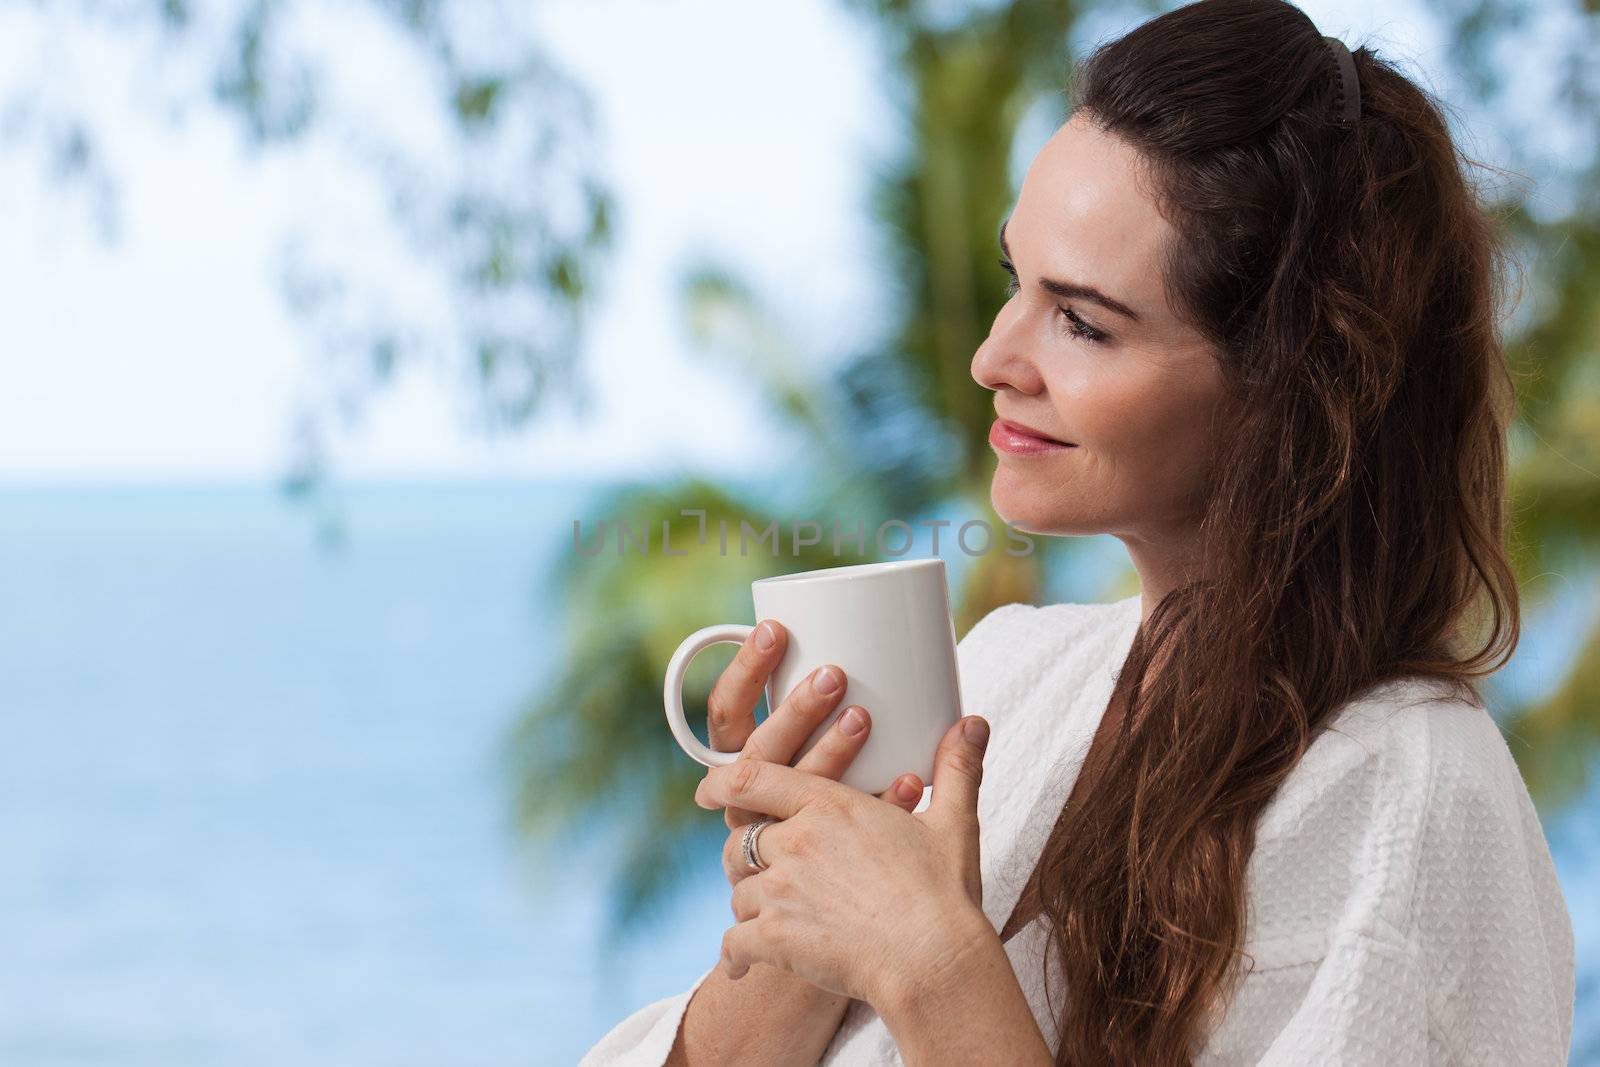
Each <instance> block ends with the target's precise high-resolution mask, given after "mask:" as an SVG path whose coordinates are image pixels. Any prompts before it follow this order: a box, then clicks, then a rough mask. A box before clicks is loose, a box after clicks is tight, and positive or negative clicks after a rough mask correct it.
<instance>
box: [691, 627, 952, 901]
mask: <svg viewBox="0 0 1600 1067" xmlns="http://www.w3.org/2000/svg"><path fill="white" fill-rule="evenodd" d="M788 642H789V633H788V631H787V630H785V629H784V628H783V625H782V624H781V623H779V622H777V621H776V620H774V619H767V620H765V621H763V622H762V623H761V624H760V625H759V626H757V627H756V628H755V630H754V631H752V632H751V634H750V636H749V637H747V638H745V640H744V643H743V644H741V645H740V646H739V652H738V654H737V655H735V656H734V658H733V662H732V663H730V664H728V666H727V669H726V670H724V671H723V672H722V674H721V675H720V676H718V678H717V681H716V684H715V685H713V686H712V688H711V698H710V700H709V701H707V709H706V712H707V714H706V722H707V733H708V734H709V735H710V739H711V740H710V744H711V748H712V749H713V750H715V751H718V752H735V751H737V752H738V753H739V760H740V761H744V760H760V761H763V762H766V763H779V764H784V765H786V766H787V765H788V764H789V763H790V762H791V761H792V760H793V759H794V755H795V753H796V752H798V751H800V746H801V745H803V744H805V741H806V738H808V737H810V736H811V734H812V732H813V731H815V730H816V728H817V725H818V724H819V723H821V722H822V720H823V719H825V718H827V717H828V715H829V714H831V713H832V711H833V709H834V708H836V707H838V705H839V699H840V698H841V697H842V696H844V690H845V680H846V679H845V675H844V671H842V670H840V669H839V668H838V667H835V666H832V665H831V664H830V665H825V666H822V667H818V668H817V669H816V670H814V671H812V672H811V674H810V675H809V676H808V677H806V678H805V679H804V680H803V681H801V682H800V684H798V685H796V686H795V687H794V689H793V691H791V692H790V693H789V695H788V696H786V697H785V698H784V699H783V702H782V703H780V704H779V705H778V707H777V708H776V709H775V710H773V711H772V712H771V713H770V714H769V715H768V716H767V717H766V718H765V719H764V720H762V722H761V725H760V726H757V725H756V721H755V705H756V700H757V699H758V698H759V697H760V696H761V692H762V689H763V688H764V687H765V686H766V684H767V679H768V678H769V677H770V676H771V675H772V672H773V671H774V670H776V669H777V666H778V663H779V661H780V660H782V659H783V651H784V649H785V648H786V647H788ZM829 672H832V677H830V676H829ZM856 716H859V720H858V719H857V718H856ZM858 722H859V729H857V730H856V732H854V733H851V732H850V731H851V730H852V729H853V728H855V727H856V726H857V724H858ZM871 732H872V719H871V716H869V715H868V714H867V713H866V710H865V709H864V708H862V707H860V706H859V705H852V706H851V707H849V708H846V709H845V713H844V714H843V715H841V716H839V718H838V720H837V721H836V722H835V723H834V724H833V727H832V728H831V729H830V730H829V731H828V732H827V733H826V734H824V735H823V737H822V739H821V740H820V741H818V742H817V743H816V745H815V746H813V747H812V749H811V751H809V752H807V753H806V754H805V756H804V757H802V758H801V760H800V762H799V763H798V764H796V765H795V769H796V770H801V771H806V772H808V773H810V774H815V775H818V776H820V777H822V778H827V779H830V780H832V781H838V779H839V778H840V777H841V776H842V775H843V774H844V772H845V770H846V769H847V768H848V767H849V766H850V764H851V762H852V761H853V760H854V759H855V758H856V754H857V753H858V752H860V751H861V746H862V745H863V744H865V743H866V740H867V735H868V734H870V733H871ZM922 785H923V783H922V779H921V778H919V777H917V776H916V775H915V774H905V775H901V776H900V777H899V778H897V779H895V780H894V781H893V782H891V783H890V784H889V788H888V789H886V790H884V791H883V792H882V793H880V794H878V795H879V796H880V797H881V798H882V799H884V800H886V801H888V802H889V803H891V804H894V805H896V806H897V807H900V808H903V809H904V810H905V811H908V812H909V811H910V810H911V809H913V808H915V807H916V806H917V804H918V803H919V802H920V801H921V800H922ZM862 795H863V796H864V795H865V794H862ZM756 818H758V816H757V815H756V814H755V813H752V812H750V811H746V810H745V809H743V808H738V807H730V808H728V809H727V811H726V813H725V814H724V821H726V822H727V824H728V828H729V829H738V828H740V827H743V826H744V825H745V824H746V823H749V822H753V821H754V820H755V819H756ZM737 836H738V835H735V837H737ZM722 859H723V870H724V871H725V872H726V873H727V875H728V880H729V881H730V882H737V881H738V879H739V877H741V876H742V874H743V872H745V871H746V870H747V868H746V867H745V863H744V857H743V855H742V854H741V852H740V850H739V848H738V842H737V841H735V842H734V848H733V850H732V851H731V852H730V851H729V850H728V849H726V848H724V849H723V853H722Z"/></svg>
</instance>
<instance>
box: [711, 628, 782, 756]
mask: <svg viewBox="0 0 1600 1067" xmlns="http://www.w3.org/2000/svg"><path fill="white" fill-rule="evenodd" d="M769 638H770V639H771V644H770V645H768V644H766V643H765V642H766V641H767V640H768V639H769ZM788 640H789V635H788V633H787V632H786V631H785V630H784V628H783V625H782V624H781V623H779V622H777V621H776V620H774V619H766V620H763V621H762V623H761V624H760V625H759V626H757V627H756V628H755V629H754V630H752V631H750V636H748V637H746V638H745V639H744V642H743V643H742V644H740V646H739V651H738V652H737V653H736V654H735V655H734V657H733V662H732V663H730V664H728V666H727V668H726V669H724V670H723V672H722V673H721V674H720V675H718V676H717V681H716V683H715V684H714V685H713V686H712V687H711V696H710V698H709V699H707V701H706V733H707V735H708V736H709V738H710V746H711V749H712V751H714V752H738V751H739V750H740V749H742V748H744V743H745V742H746V741H748V740H749V739H750V735H751V733H753V732H754V731H755V728H756V698H757V697H759V696H760V695H761V690H762V688H763V687H764V686H765V685H766V684H767V677H768V675H770V674H771V673H772V671H773V668H775V667H777V665H778V661H779V660H781V659H782V658H783V650H784V648H785V647H786V645H787V644H788Z"/></svg>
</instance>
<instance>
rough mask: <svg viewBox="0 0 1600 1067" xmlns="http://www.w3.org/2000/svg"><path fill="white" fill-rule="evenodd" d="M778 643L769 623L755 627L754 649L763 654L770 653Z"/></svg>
mask: <svg viewBox="0 0 1600 1067" xmlns="http://www.w3.org/2000/svg"><path fill="white" fill-rule="evenodd" d="M777 643H778V635H777V634H775V633H773V632H772V624H771V623H766V622H764V623H762V624H761V625H760V626H757V627H756V647H757V648H759V649H761V651H763V652H770V651H772V646H773V645H775V644H777Z"/></svg>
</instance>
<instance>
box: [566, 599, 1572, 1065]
mask: <svg viewBox="0 0 1600 1067" xmlns="http://www.w3.org/2000/svg"><path fill="white" fill-rule="evenodd" d="M1139 616H1140V600H1139V597H1138V596H1137V595H1136V596H1132V597H1129V598H1127V599H1125V600H1121V601H1117V602H1115V603H1110V604H1052V605H1047V606H1044V607H1033V606H1030V605H1025V604H1008V605H1005V606H1003V607H1000V608H997V609H995V610H994V611H992V612H990V613H989V614H988V615H986V616H985V617H984V618H983V619H982V620H981V621H980V622H979V623H978V624H977V625H976V626H974V627H973V628H972V630H971V631H970V632H969V633H968V634H967V635H966V636H965V637H964V638H963V639H962V641H961V642H960V645H959V647H958V655H959V660H960V677H961V688H962V695H963V700H964V707H965V710H966V712H967V713H969V714H981V715H983V716H985V717H986V718H987V719H988V720H989V722H990V724H991V725H992V734H991V739H990V743H989V748H988V751H987V753H986V755H985V758H984V776H983V783H982V786H981V787H980V790H979V801H978V814H979V820H980V833H979V837H980V850H981V854H982V873H983V902H984V907H983V910H984V912H985V913H986V914H987V916H988V918H989V920H990V922H991V924H992V925H993V926H994V928H995V930H996V931H999V930H1001V929H1003V928H1004V924H1005V922H1006V920H1007V919H1008V918H1009V917H1010V914H1011V911H1012V909H1013V908H1014V907H1015V905H1016V902H1017V899H1018V897H1019V896H1020V894H1021V891H1022V887H1023V883H1024V881H1025V880H1026V879H1027V877H1028V875H1029V874H1031V873H1032V871H1033V868H1034V865H1035V863H1036V861H1037V860H1038V858H1039V855H1040V853H1041V851H1042V850H1043V847H1044V843H1045V839H1046V837H1047V835H1048V834H1049V831H1050V829H1051V827H1052V825H1053V824H1054V822H1055V820H1056V817H1057V815H1058V814H1059V813H1060V811H1061V809H1062V807H1063V805H1064V804H1065V803H1066V799H1067V796H1068V793H1069V790H1070V789H1071V786H1072V783H1073V781H1074V779H1075V778H1076V776H1077V773H1078V768H1079V766H1080V765H1081V763H1082V761H1083V758H1084V755H1085V753H1086V752H1087V751H1088V748H1089V743H1090V741H1091V740H1092V739H1093V737H1094V733H1095V728H1096V726H1097V725H1098V724H1099V721H1100V717H1101V715H1102V714H1103V713H1104V711H1105V708H1106V705H1107V703H1108V701H1109V699H1110V696H1111V690H1112V685H1113V683H1114V682H1115V679H1116V673H1117V671H1118V669H1120V667H1121V666H1122V664H1123V662H1124V660H1125V657H1126V656H1127V653H1128V650H1129V648H1130V647H1131V645H1132V642H1133V638H1134V634H1135V632H1136V631H1137V628H1138V624H1139ZM664 743H665V742H664ZM928 800H929V794H928V793H925V794H924V796H923V799H922V803H921V806H919V808H918V809H917V810H919V811H920V810H923V808H925V807H926V806H927V803H928ZM1246 891H1247V924H1246V926H1247V932H1246V938H1245V945H1244V948H1245V951H1246V952H1247V953H1248V959H1247V964H1248V968H1247V970H1246V971H1245V973H1244V976H1243V978H1242V980H1241V981H1240V983H1239V985H1238V986H1237V987H1236V989H1235V990H1234V992H1233V994H1232V996H1231V998H1230V999H1229V1000H1228V1002H1227V1006H1226V1008H1225V1010H1223V1011H1221V1012H1219V1013H1218V1014H1217V1016H1216V1017H1215V1018H1214V1019H1213V1021H1212V1023H1211V1024H1210V1025H1209V1026H1208V1031H1207V1032H1208V1035H1209V1036H1208V1038H1207V1040H1206V1042H1205V1044H1204V1046H1203V1047H1202V1048H1201V1050H1200V1052H1199V1054H1198V1056H1197V1057H1196V1060H1195V1062H1196V1063H1199V1064H1250V1063H1263V1064H1316V1065H1319V1067H1322V1065H1329V1064H1385V1065H1387V1064H1408V1065H1418V1064H1496V1065H1501V1064H1562V1063H1565V1062H1566V1060H1567V1052H1568V1046H1569V1043H1570V1040H1571V1033H1572V1014H1573V997H1574V961H1573V941H1572V924H1571V919H1570V916H1569V914H1568V911H1567V907H1566V903H1565V901H1564V899H1563V897H1562V893H1561V888H1560V885H1559V883H1558V882H1557V880H1556V873H1555V868H1554V865H1553V863H1552V862H1551V857H1550V852H1549V849H1548V848H1547V846H1546V843H1545V838H1544V835H1543V833H1542V831H1541V829H1540V825H1539V820H1538V818H1537V816H1536V814H1535V812H1534V808H1533V804H1532V802H1531V800H1530V799H1529V796H1528V792H1527V789H1526V787H1525V786H1524V784H1523V781H1522V778H1521V777H1520V775H1519V774H1518V771H1517V768H1516V765H1515V764H1514V763H1513V761H1512V757H1511V754H1510V752H1509V750H1508V749H1507V747H1506V744H1505V741H1504V740H1503V739H1502V737H1501V734H1500V732H1499V729H1498V728H1497V727H1496V725H1495V723H1494V721H1493V720H1492V719H1491V718H1490V716H1489V714H1488V713H1487V711H1486V710H1485V709H1484V708H1483V707H1482V706H1481V705H1479V704H1476V703H1468V702H1464V701H1462V700H1460V699H1459V698H1455V697H1452V696H1450V695H1448V694H1447V693H1445V692H1444V690H1443V689H1442V687H1440V686H1439V685H1437V684H1435V683H1431V682H1428V681H1426V680H1424V679H1417V678H1407V679H1400V680H1397V681H1392V682H1388V683H1384V684H1381V685H1378V686H1375V687H1373V688H1371V689H1369V690H1368V691H1367V692H1366V693H1364V694H1361V695H1360V696H1358V697H1357V698H1356V699H1354V700H1351V701H1349V702H1348V703H1346V704H1345V705H1344V706H1343V707H1341V708H1340V709H1338V711H1336V712H1335V715H1334V718H1333V720H1332V721H1331V723H1330V726H1329V728H1328V729H1326V730H1324V731H1323V732H1322V733H1320V734H1319V735H1318V736H1317V738H1316V739H1315V740H1314V741H1313V742H1312V744H1311V746H1310V747H1309V749H1308V750H1307V751H1306V753H1305V755H1304V756H1303V757H1302V758H1301V760H1300V762H1299V763H1298V764H1297V765H1296V767H1295V769H1294V770H1293V771H1292V772H1291V774H1290V776H1289V777H1288V778H1287V779H1286V780H1285V781H1284V783H1283V785H1282V786H1281V787H1280V788H1279V790H1278V792H1277V794H1276V795H1275V796H1274V798H1273V800H1272V802H1271V803H1270V804H1269V805H1268V807H1267V808H1266V809H1265V811H1264V812H1263V813H1262V815H1261V818H1260V822H1259V824H1258V829H1257V839H1256V845H1255V850H1254V852H1253V853H1252V856H1251V860H1250V864H1249V867H1248V871H1247V887H1246ZM720 949H721V946H720V945H707V946H706V955H707V956H708V957H711V958H716V957H717V956H718V954H719V952H720ZM1005 951H1006V953H1007V954H1008V956H1009V957H1010V959H1011V962H1012V966H1013V969H1014V970H1015V972H1016V975H1017V979H1018V981H1019V984H1020V985H1021V987H1022V989H1023V991H1024V993H1025V994H1026V996H1027V998H1028V1001H1029V1003H1030V1004H1031V1005H1032V1007H1033V1013H1034V1018H1035V1021H1036V1022H1037V1023H1038V1025H1039V1028H1040V1031H1041V1032H1042V1033H1043V1035H1044V1037H1045V1040H1046V1042H1047V1043H1048V1044H1049V1045H1050V1046H1051V1047H1052V1048H1054V1047H1055V1046H1056V1043H1057V1040H1058V1036H1057V1035H1058V1031H1057V1029H1056V1026H1055V1022H1054V1019H1055V1012H1056V1011H1058V1010H1059V1008H1054V1009H1053V1007H1052V1005H1051V1004H1050V1003H1049V1002H1048V1001H1047V999H1046V997H1045V980H1044V970H1045V968H1046V967H1047V966H1048V967H1049V968H1050V969H1051V973H1050V983H1049V988H1050V990H1051V991H1052V993H1053V994H1055V995H1056V996H1063V995H1065V996H1070V995H1071V992H1070V990H1067V989H1064V985H1063V981H1062V977H1061V971H1060V969H1059V959H1058V958H1057V957H1056V956H1055V955H1054V953H1053V952H1052V951H1051V949H1050V947H1049V939H1048V927H1047V924H1046V921H1045V919H1044V918H1043V917H1042V916H1041V917H1040V918H1039V919H1036V920H1035V921H1034V922H1033V923H1032V924H1030V925H1029V926H1027V927H1024V928H1023V929H1022V930H1021V931H1020V932H1018V933H1017V934H1016V935H1015V936H1013V937H1012V939H1011V940H1010V941H1009V942H1007V943H1006V945H1005ZM714 969H715V966H713V967H712V968H711V969H708V970H707V971H706V972H705V974H703V975H701V976H700V978H699V979H697V980H696V981H695V983H694V985H693V986H691V987H690V988H688V989H686V990H684V991H683V992H681V993H678V994H677V995H675V996H669V997H666V998H663V999H661V1000H658V1001H656V1002H655V1003H653V1004H649V1005H646V1006H645V1007H642V1008H640V1009H639V1010H637V1011H636V1012H634V1013H633V1014H632V1015H630V1016H628V1017H627V1018H626V1019H624V1020H622V1021H621V1022H620V1023H618V1024H617V1026H616V1027H615V1028H614V1029H613V1030H612V1031H611V1032H610V1033H608V1034H606V1035H605V1037H604V1038H602V1039H601V1040H600V1042H599V1043H598V1044H597V1045H595V1046H594V1048H592V1049H591V1050H590V1051H589V1053H588V1054H587V1055H586V1056H585V1058H584V1059H583V1061H582V1067H601V1065H617V1067H624V1065H626V1067H647V1065H649V1067H654V1065H660V1064H664V1063H665V1062H666V1059H667V1054H668V1052H669V1050H670V1049H671V1047H672V1044H673V1040H674V1038H675V1036H676V1033H677V1030H678V1027H679V1023H680V1022H681V1020H682V1018H683V1014H684V1011H685V1008H686V1006H687V1005H688V1002H689V999H690V998H691V997H692V996H693V995H694V992H695V990H696V989H698V988H699V986H700V983H701V982H703V981H705V979H706V978H707V977H708V976H709V975H710V974H711V973H712V970H714ZM901 1062H902V1061H901V1059H900V1056H899V1053H898V1050H897V1049H896V1047H895V1043H894V1039H893V1037H892V1035H891V1034H890V1033H889V1030H888V1028H887V1027H886V1026H885V1025H884V1023H883V1021H882V1019H881V1018H879V1016H878V1014H877V1013H876V1012H875V1011H874V1010H873V1008H872V1005H871V1004H869V1003H867V1002H865V1001H861V1000H852V1001H851V1002H850V1005H849V1007H848V1009H847V1010H846V1012H845V1014H844V1018H843V1021H842V1022H841V1024H840V1026H839V1029H838V1031H837V1032H836V1033H835V1034H834V1037H833V1040H832V1041H831V1042H830V1044H829V1045H828V1047H827V1049H826V1050H825V1052H824V1053H823V1056H822V1058H821V1060H820V1061H819V1063H820V1064H822V1065H824V1067H845V1065H849V1067H857V1065H859V1067H869V1065H874V1067H875V1065H890V1064H895V1065H898V1064H900V1063H901Z"/></svg>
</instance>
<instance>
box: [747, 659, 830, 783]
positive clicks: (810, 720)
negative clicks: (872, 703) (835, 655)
mask: <svg viewBox="0 0 1600 1067" xmlns="http://www.w3.org/2000/svg"><path fill="white" fill-rule="evenodd" d="M845 681H846V679H845V676H844V671H843V670H841V669H839V668H838V667H836V666H834V665H833V664H831V663H827V664H824V665H822V666H821V667H818V668H817V669H816V670H814V671H812V672H811V674H810V675H809V676H807V678H806V679H805V680H804V681H803V682H801V683H800V684H799V685H797V686H795V687H794V689H793V690H792V691H791V692H790V693H789V695H788V696H786V697H784V698H783V702H782V703H780V704H779V705H778V707H777V710H775V711H774V712H773V713H772V714H771V715H768V716H767V718H766V721H764V722H763V723H762V724H761V725H760V726H758V727H756V730H755V733H753V734H751V735H750V740H749V741H747V742H745V745H744V751H743V753H742V755H741V758H744V757H748V758H750V759H762V760H766V761H767V762H768V763H788V762H790V761H791V760H793V759H794V754H795V753H796V752H798V751H800V746H801V745H803V744H805V742H806V738H808V737H810V736H811V735H812V734H813V733H814V732H816V729H817V726H818V725H819V724H820V723H821V722H822V720H823V719H825V718H827V717H828V713H829V712H831V711H832V710H833V709H834V708H836V707H838V706H839V699H840V698H841V697H843V696H844V690H845Z"/></svg>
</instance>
